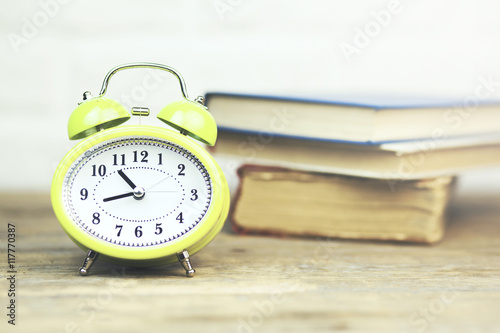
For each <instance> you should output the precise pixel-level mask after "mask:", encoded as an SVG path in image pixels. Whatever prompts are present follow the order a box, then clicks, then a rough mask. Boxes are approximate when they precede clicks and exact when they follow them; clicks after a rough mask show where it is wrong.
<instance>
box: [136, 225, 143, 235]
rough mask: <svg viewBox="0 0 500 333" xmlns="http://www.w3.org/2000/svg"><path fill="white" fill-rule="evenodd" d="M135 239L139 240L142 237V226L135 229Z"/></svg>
mask: <svg viewBox="0 0 500 333" xmlns="http://www.w3.org/2000/svg"><path fill="white" fill-rule="evenodd" d="M135 237H137V238H141V237H142V225H140V226H137V228H135Z"/></svg>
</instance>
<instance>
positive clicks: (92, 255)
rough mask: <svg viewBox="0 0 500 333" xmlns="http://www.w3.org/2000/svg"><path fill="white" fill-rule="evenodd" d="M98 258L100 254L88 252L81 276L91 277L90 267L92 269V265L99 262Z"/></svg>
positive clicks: (81, 269)
mask: <svg viewBox="0 0 500 333" xmlns="http://www.w3.org/2000/svg"><path fill="white" fill-rule="evenodd" d="M98 257H99V253H97V252H95V251H93V250H89V251H88V252H87V257H86V258H85V260H84V261H83V265H82V268H80V275H82V276H85V275H89V269H90V267H92V265H93V264H94V262H95V261H96V260H97V258H98Z"/></svg>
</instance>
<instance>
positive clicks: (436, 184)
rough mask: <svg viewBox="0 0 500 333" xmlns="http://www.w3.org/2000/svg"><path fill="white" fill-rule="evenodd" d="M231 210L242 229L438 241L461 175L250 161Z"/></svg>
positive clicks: (242, 169)
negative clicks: (393, 176) (373, 173)
mask: <svg viewBox="0 0 500 333" xmlns="http://www.w3.org/2000/svg"><path fill="white" fill-rule="evenodd" d="M238 175H239V177H240V185H239V188H238V192H237V194H236V196H235V198H234V200H233V201H234V202H233V205H232V211H231V215H230V218H231V221H232V225H233V229H234V230H235V231H236V232H239V233H259V234H268V235H296V236H321V237H338V238H349V239H370V240H389V241H404V242H418V243H434V242H437V241H439V240H441V238H442V237H443V234H444V230H445V215H446V208H447V204H448V202H449V200H450V196H451V194H452V189H453V184H454V183H455V178H454V177H451V176H442V177H437V178H431V179H420V180H402V181H399V182H397V183H396V184H394V183H393V184H388V182H387V180H383V179H372V178H363V177H351V176H343V175H336V174H328V173H314V172H304V171H297V170H292V169H286V168H279V167H268V166H257V165H244V166H242V167H240V168H239V169H238Z"/></svg>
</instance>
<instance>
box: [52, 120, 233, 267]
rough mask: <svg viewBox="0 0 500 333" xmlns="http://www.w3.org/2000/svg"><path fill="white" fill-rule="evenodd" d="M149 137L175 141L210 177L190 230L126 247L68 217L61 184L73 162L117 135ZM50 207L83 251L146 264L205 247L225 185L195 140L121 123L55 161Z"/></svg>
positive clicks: (220, 217)
mask: <svg viewBox="0 0 500 333" xmlns="http://www.w3.org/2000/svg"><path fill="white" fill-rule="evenodd" d="M130 136H137V137H153V138H158V139H162V140H166V141H169V142H172V143H174V144H177V145H179V146H181V147H183V148H185V149H187V150H188V151H190V152H191V153H192V154H193V155H194V156H195V157H196V158H198V159H199V160H200V162H201V163H202V164H203V165H204V167H205V169H206V170H207V172H208V174H209V176H210V178H211V180H212V201H211V204H210V207H209V209H208V211H207V212H206V213H205V216H204V217H203V218H202V219H201V221H200V222H199V223H198V225H197V226H196V227H195V228H194V230H191V231H189V232H188V233H187V234H185V235H183V236H182V237H180V238H179V239H176V240H174V241H171V242H168V243H164V244H159V245H154V246H147V247H126V246H123V245H116V244H112V243H109V242H106V241H104V240H102V239H99V238H96V237H94V236H92V235H90V234H88V233H87V232H85V231H84V230H83V229H82V228H80V227H79V226H78V225H77V224H76V222H74V221H73V219H72V218H71V217H70V215H69V214H68V212H67V211H66V209H65V208H64V201H63V186H64V180H65V178H66V176H67V173H68V171H69V169H70V167H71V166H72V165H73V163H74V162H75V161H76V160H77V159H78V158H80V157H81V156H82V155H83V154H85V152H87V151H89V150H91V149H93V148H94V147H95V146H96V145H98V144H100V143H102V142H104V141H108V140H112V139H118V138H121V137H130ZM51 201H52V207H53V210H54V212H55V214H56V217H57V219H58V220H59V223H60V224H61V226H62V228H63V230H64V231H65V232H66V234H67V235H68V236H69V237H70V238H71V239H72V240H73V242H75V243H76V244H77V245H78V246H79V247H80V248H82V249H83V250H84V251H87V250H93V251H96V252H98V253H99V254H101V255H102V256H101V257H102V258H103V259H105V260H107V261H111V262H117V263H121V264H129V265H134V266H150V265H160V264H167V263H171V262H175V261H177V256H176V254H177V253H179V252H181V251H183V250H187V251H188V252H189V253H190V254H194V253H196V252H198V251H199V250H200V249H202V248H203V247H205V246H206V245H207V244H208V243H209V242H210V241H211V240H212V239H213V238H214V237H215V236H216V235H217V234H218V233H219V231H220V230H221V229H222V226H223V225H224V222H225V219H226V217H227V214H228V211H229V188H228V185H227V181H226V179H225V177H224V174H223V172H222V170H221V168H220V167H219V165H218V164H217V163H216V162H215V160H214V158H213V157H212V156H211V155H210V154H209V153H208V152H207V151H206V150H205V149H204V148H203V147H202V146H201V145H200V144H199V143H197V142H196V141H194V140H193V139H191V138H188V137H186V136H182V135H181V134H179V133H178V132H176V131H173V130H170V129H165V128H161V127H155V126H149V125H125V126H120V127H116V128H111V129H106V130H103V131H100V132H97V133H95V134H93V135H91V136H89V137H88V138H86V139H85V140H83V141H81V142H80V143H78V144H77V145H76V146H74V147H73V148H72V149H71V150H70V151H69V152H68V153H67V154H66V156H65V157H64V158H63V159H62V160H61V162H60V163H59V165H58V167H57V169H56V172H55V173H54V177H53V180H52V185H51Z"/></svg>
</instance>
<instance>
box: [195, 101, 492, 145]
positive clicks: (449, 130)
mask: <svg viewBox="0 0 500 333" xmlns="http://www.w3.org/2000/svg"><path fill="white" fill-rule="evenodd" d="M205 97H206V103H207V106H208V108H209V110H210V112H211V113H212V114H213V116H214V117H215V119H216V121H217V124H218V125H219V129H221V130H230V131H247V132H249V133H257V134H260V135H261V136H263V137H264V136H266V135H267V136H269V135H273V136H275V137H279V136H284V137H295V138H303V139H313V140H326V141H335V142H346V143H356V144H364V145H381V144H384V143H389V142H399V141H414V140H442V139H447V138H453V137H469V136H483V135H493V134H495V133H497V134H498V133H500V103H496V102H489V101H482V100H479V99H478V98H476V99H474V98H467V99H464V100H463V101H457V102H451V101H447V102H441V103H428V102H426V103H418V102H413V101H411V102H409V103H406V104H404V103H400V102H395V103H394V102H393V103H383V104H370V103H349V102H346V101H330V100H319V99H301V98H290V97H276V96H264V95H244V94H229V93H216V92H213V93H207V94H206V96H205Z"/></svg>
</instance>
